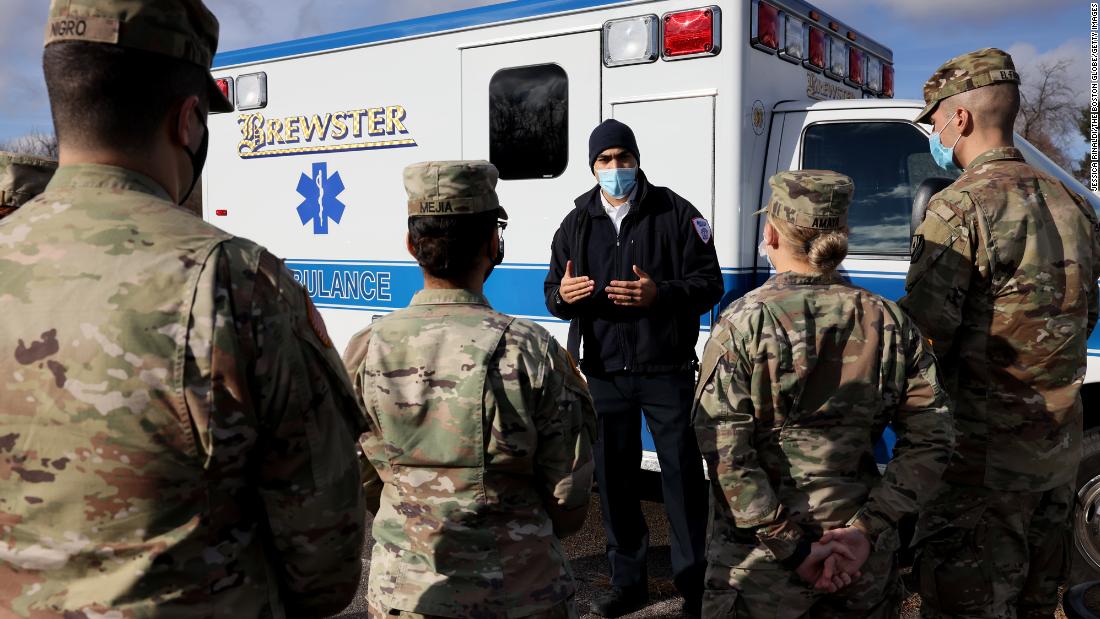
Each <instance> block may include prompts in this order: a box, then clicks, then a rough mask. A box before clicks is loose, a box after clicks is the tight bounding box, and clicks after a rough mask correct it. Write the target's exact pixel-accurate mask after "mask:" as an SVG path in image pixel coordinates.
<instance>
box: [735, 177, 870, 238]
mask: <svg viewBox="0 0 1100 619" xmlns="http://www.w3.org/2000/svg"><path fill="white" fill-rule="evenodd" d="M768 184H770V185H771V188H772V198H771V201H770V202H768V206H767V207H765V208H762V209H760V210H759V211H756V214H757V215H762V214H764V213H767V214H768V217H774V218H775V219H778V220H780V221H786V222H788V223H791V224H794V225H796V226H799V227H801V228H812V229H814V230H839V229H840V228H843V227H845V226H847V225H848V205H849V204H851V202H852V194H853V193H854V192H855V185H854V184H853V183H852V179H850V178H848V177H847V176H845V175H843V174H838V173H836V172H830V171H829V170H792V171H789V172H780V173H779V174H776V175H775V176H773V177H771V179H770V180H768Z"/></svg>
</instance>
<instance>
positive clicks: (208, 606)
mask: <svg viewBox="0 0 1100 619" xmlns="http://www.w3.org/2000/svg"><path fill="white" fill-rule="evenodd" d="M311 309H312V306H311V305H310V303H309V301H308V299H307V297H306V296H305V293H304V292H303V290H302V288H301V287H300V286H299V285H297V284H296V283H295V282H294V281H293V278H292V276H291V274H290V272H289V271H288V270H287V269H286V268H285V267H283V266H282V264H281V263H280V262H279V261H278V260H277V259H275V258H274V257H273V256H272V255H271V254H269V253H267V252H266V251H264V250H263V249H262V248H260V247H258V246H256V245H255V244H253V243H251V242H249V241H246V240H244V239H238V238H234V237H232V236H230V235H228V234H226V233H225V232H222V231H221V230H218V229H217V228H214V227H213V226H210V225H208V224H206V223H205V222H203V221H202V220H200V219H198V218H196V217H194V216H192V215H190V214H188V213H186V212H184V211H183V210H181V209H179V208H177V207H175V206H174V205H172V204H171V203H169V201H168V199H167V195H166V194H165V193H164V191H163V190H162V189H161V188H160V187H159V186H158V185H157V184H156V183H155V182H153V181H152V180H150V179H148V178H146V177H144V176H141V175H139V174H136V173H133V172H129V171H127V170H123V169H120V168H113V167H107V166H94V165H81V166H67V167H64V168H62V169H60V170H59V171H58V172H57V174H56V175H55V176H54V178H53V180H52V181H51V182H50V184H49V186H48V187H47V189H46V192H45V193H43V194H42V195H40V196H38V197H37V198H36V199H34V200H32V201H30V202H28V203H27V204H25V205H24V206H23V207H22V208H20V209H19V210H18V211H16V212H15V213H14V214H13V215H11V216H10V217H8V218H6V219H4V220H3V221H2V222H0V314H2V315H3V316H4V320H3V321H0V334H2V335H0V342H2V343H3V346H4V347H5V350H6V351H7V352H6V353H5V354H4V355H2V356H0V377H2V379H0V381H2V382H0V389H2V390H3V396H2V401H3V402H4V406H3V408H2V409H0V615H2V616H5V617H35V618H38V617H43V618H45V617H65V618H66V619H75V618H92V617H113V618H118V619H123V618H129V617H233V618H237V617H261V616H263V617H282V616H292V617H303V616H318V615H321V614H328V613H331V612H336V611H338V610H340V609H341V608H343V606H344V605H345V604H346V603H347V602H348V601H350V599H351V597H352V596H353V595H354V592H355V590H356V585H357V583H358V579H359V574H360V570H361V566H360V562H359V554H360V552H361V542H362V536H363V522H364V519H365V509H364V505H363V500H362V497H361V494H360V477H359V467H358V465H357V459H356V455H355V437H356V436H357V435H358V433H359V431H361V430H362V428H363V427H364V418H363V416H362V414H361V412H360V411H359V409H358V408H357V405H356V402H355V398H354V394H353V393H352V391H351V384H350V382H349V381H348V379H347V375H346V373H345V372H344V371H343V366H342V364H341V363H340V358H339V356H338V355H337V354H336V352H335V351H334V350H333V349H332V348H331V345H330V343H329V342H328V341H327V336H325V335H324V331H323V326H322V323H321V322H320V320H319V317H317V316H316V310H312V312H313V313H312V314H311V313H310V310H311ZM311 317H312V318H311Z"/></svg>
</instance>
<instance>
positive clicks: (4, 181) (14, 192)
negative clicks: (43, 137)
mask: <svg viewBox="0 0 1100 619" xmlns="http://www.w3.org/2000/svg"><path fill="white" fill-rule="evenodd" d="M56 170H57V162H56V161H52V160H50V159H42V158H41V157H32V156H30V155H19V154H16V153H6V152H2V151H0V217H2V216H3V215H5V214H6V213H7V212H9V211H11V210H14V209H16V208H18V207H20V206H22V205H23V203H24V202H26V201H28V200H30V199H31V198H33V197H35V196H37V195H38V194H40V193H42V192H43V191H44V190H45V189H46V184H47V183H49V182H50V178H52V177H53V173H54V171H56Z"/></svg>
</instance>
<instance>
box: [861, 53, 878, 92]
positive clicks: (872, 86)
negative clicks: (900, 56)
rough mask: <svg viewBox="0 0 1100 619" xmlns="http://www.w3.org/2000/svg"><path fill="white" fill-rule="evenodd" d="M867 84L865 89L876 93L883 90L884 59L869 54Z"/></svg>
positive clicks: (866, 73) (866, 74)
mask: <svg viewBox="0 0 1100 619" xmlns="http://www.w3.org/2000/svg"><path fill="white" fill-rule="evenodd" d="M864 75H865V77H866V81H867V84H866V86H864V88H865V89H867V90H870V91H871V92H873V93H874V94H876V95H877V94H879V93H880V92H882V61H881V60H879V59H878V58H875V57H874V56H867V68H866V72H865V74H864Z"/></svg>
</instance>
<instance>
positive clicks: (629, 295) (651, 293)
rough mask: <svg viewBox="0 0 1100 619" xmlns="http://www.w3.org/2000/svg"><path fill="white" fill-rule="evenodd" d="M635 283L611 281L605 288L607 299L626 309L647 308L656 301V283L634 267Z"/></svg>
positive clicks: (636, 266)
mask: <svg viewBox="0 0 1100 619" xmlns="http://www.w3.org/2000/svg"><path fill="white" fill-rule="evenodd" d="M634 274H635V275H637V276H638V279H637V280H635V281H622V280H617V279H616V280H612V281H611V285H610V286H608V287H607V288H606V290H607V298H608V299H611V302H612V303H614V304H615V305H625V306H627V307H649V306H650V305H653V302H654V301H656V300H657V283H656V282H654V281H653V280H652V279H651V278H650V277H649V274H648V273H646V272H645V271H643V270H641V269H639V268H638V265H634Z"/></svg>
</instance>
